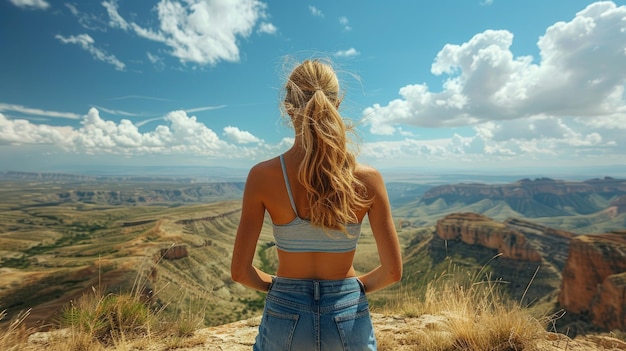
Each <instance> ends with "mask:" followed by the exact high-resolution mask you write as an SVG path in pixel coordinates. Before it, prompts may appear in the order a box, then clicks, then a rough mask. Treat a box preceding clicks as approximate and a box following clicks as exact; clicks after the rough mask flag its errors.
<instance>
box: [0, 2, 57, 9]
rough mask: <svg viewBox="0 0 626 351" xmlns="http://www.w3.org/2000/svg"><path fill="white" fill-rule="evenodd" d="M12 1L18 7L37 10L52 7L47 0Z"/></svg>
mask: <svg viewBox="0 0 626 351" xmlns="http://www.w3.org/2000/svg"><path fill="white" fill-rule="evenodd" d="M9 1H11V3H12V4H13V5H15V6H17V7H21V8H28V9H35V10H45V9H47V8H48V7H50V4H48V2H47V1H45V0H9Z"/></svg>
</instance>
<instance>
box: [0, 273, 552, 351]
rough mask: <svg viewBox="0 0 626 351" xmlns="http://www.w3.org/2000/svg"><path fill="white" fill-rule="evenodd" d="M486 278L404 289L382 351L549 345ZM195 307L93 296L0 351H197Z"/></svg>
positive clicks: (16, 325)
mask: <svg viewBox="0 0 626 351" xmlns="http://www.w3.org/2000/svg"><path fill="white" fill-rule="evenodd" d="M481 274H483V275H484V273H483V272H479V273H477V274H476V275H468V274H467V273H466V272H462V271H458V270H456V271H455V270H452V271H451V272H450V273H447V274H443V275H441V276H440V277H438V278H437V279H435V280H433V281H432V282H431V283H430V284H428V286H427V287H426V288H425V290H423V292H422V293H420V296H417V292H416V291H415V290H413V291H408V290H405V291H404V292H401V293H398V295H397V296H396V297H394V298H391V299H390V301H392V302H391V303H389V304H388V305H387V306H386V307H385V310H384V312H385V314H386V315H388V316H390V317H389V318H392V319H394V318H396V317H398V319H399V320H402V322H401V323H397V325H396V327H397V328H398V329H394V330H393V331H392V332H389V331H387V332H384V333H380V335H379V337H378V342H379V350H381V351H389V350H393V351H400V350H424V351H456V350H465V351H487V350H489V351H514V350H515V351H516V350H525V351H529V350H531V351H532V350H538V346H537V340H542V339H543V340H546V338H547V335H548V333H547V331H546V328H547V326H548V324H549V322H550V320H549V318H547V317H545V316H533V315H532V310H530V309H527V308H524V306H521V305H520V304H519V303H517V302H515V301H511V300H509V299H508V298H507V297H506V295H505V294H504V293H503V292H502V289H501V288H502V286H503V284H504V283H503V282H500V281H492V280H489V279H486V280H485V279H478V278H477V277H478V276H480V275H481ZM197 307H198V306H196V307H195V308H194V306H191V305H190V306H188V308H187V309H184V310H181V311H179V312H178V314H177V316H176V317H175V318H172V316H171V315H169V314H168V315H167V316H165V315H164V314H162V313H161V312H162V309H161V310H153V309H150V308H148V305H147V304H146V303H145V301H144V300H143V299H142V297H141V296H140V295H139V294H132V293H130V294H106V295H104V294H102V293H100V292H99V291H98V290H97V289H94V290H93V291H92V293H90V294H86V295H84V296H83V297H82V298H80V299H78V300H77V301H75V302H74V303H72V304H70V305H68V306H67V307H66V308H65V309H64V310H63V313H62V317H61V319H60V321H61V323H60V325H59V326H60V327H61V328H60V329H55V330H54V332H53V333H48V334H46V335H47V336H46V337H45V339H44V340H43V341H39V342H38V343H35V344H33V343H32V342H30V343H28V342H27V341H28V337H29V335H31V334H32V333H33V332H35V330H26V329H25V328H24V327H23V323H22V322H23V320H24V318H25V317H26V316H27V313H23V314H21V315H20V316H19V317H18V318H16V319H15V320H14V321H12V322H11V323H10V325H9V327H8V328H7V329H5V330H4V331H0V350H8V351H13V350H25V351H29V350H39V349H46V350H52V351H61V350H63V351H74V350H76V351H78V350H84V351H102V350H116V351H122V350H148V349H151V346H152V345H156V344H158V345H162V346H163V347H165V349H170V350H173V349H178V348H192V347H195V346H200V345H202V344H203V342H204V340H203V339H202V337H200V336H199V335H197V334H195V333H194V332H195V331H196V330H197V329H199V328H202V320H203V318H202V317H203V316H202V315H201V314H198V313H197V311H198V310H203V309H202V308H197ZM2 317H3V315H1V314H0V319H1V318H2ZM398 319H397V320H398ZM398 326H399V327H398Z"/></svg>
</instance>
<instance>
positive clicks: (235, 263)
mask: <svg viewBox="0 0 626 351" xmlns="http://www.w3.org/2000/svg"><path fill="white" fill-rule="evenodd" d="M284 89H285V98H284V101H283V108H284V111H285V112H286V113H287V114H288V115H289V116H290V119H291V123H292V124H293V127H294V129H295V141H294V145H293V146H292V147H291V148H290V149H289V150H288V151H287V152H285V153H284V154H282V155H280V156H279V157H275V158H273V159H271V160H268V161H265V162H261V163H259V164H257V165H256V166H254V167H253V168H252V169H251V170H250V173H249V174H248V179H247V181H246V186H245V190H244V195H243V205H242V213H241V221H240V223H239V228H238V230H237V237H236V239H235V246H234V250H233V257H232V265H231V273H232V278H233V280H234V281H236V282H239V283H241V284H244V285H246V286H248V287H250V288H253V289H256V290H258V291H262V292H267V293H268V294H267V297H266V303H265V309H264V312H263V318H262V321H261V325H260V326H259V335H258V336H257V338H256V344H255V345H254V350H271V351H277V350H298V351H306V350H332V351H335V350H364V349H369V350H376V339H375V337H374V332H373V328H372V322H371V319H370V315H369V309H368V304H367V299H366V297H365V294H366V293H371V292H373V291H376V290H379V289H382V288H384V287H386V286H388V285H390V284H392V283H394V282H397V281H398V280H400V278H401V276H402V259H401V256H400V245H399V243H398V238H397V235H396V231H395V227H394V223H393V219H392V217H391V210H390V206H389V200H388V196H387V191H386V189H385V186H384V182H383V179H382V177H381V175H380V173H378V171H376V170H375V169H373V168H370V167H366V166H364V165H360V164H358V163H357V162H356V160H355V156H354V155H353V154H352V153H351V152H350V151H349V150H348V147H347V146H348V145H347V144H348V138H347V132H348V131H349V128H348V127H347V126H346V124H345V123H344V121H343V119H342V118H341V115H340V114H339V112H338V110H337V109H338V107H339V104H340V102H341V100H340V97H339V82H338V79H337V76H336V74H335V72H334V70H333V69H332V67H331V66H330V65H328V64H326V63H323V62H321V61H319V60H307V61H304V62H302V63H301V64H300V65H298V66H297V67H296V68H295V69H294V70H293V71H292V73H291V75H290V76H289V79H288V80H287V83H286V84H285V87H284ZM265 212H268V213H269V215H270V217H271V220H272V223H273V229H274V238H275V241H276V246H277V252H278V260H279V264H278V270H277V272H276V276H275V277H274V276H271V275H270V274H268V273H266V272H263V271H261V270H260V269H258V268H257V267H255V266H254V265H253V264H252V261H253V258H254V254H255V251H256V245H257V241H258V238H259V234H260V231H261V228H262V226H263V220H264V215H265ZM365 215H367V216H368V217H369V222H370V226H371V229H372V232H373V234H374V238H375V240H376V245H377V248H378V253H379V260H380V265H379V266H378V267H377V268H375V269H373V270H372V271H370V272H368V273H366V274H363V275H360V276H358V277H357V275H356V272H355V270H354V267H353V258H354V254H355V249H356V244H357V240H358V238H359V236H360V230H361V222H362V221H363V217H365Z"/></svg>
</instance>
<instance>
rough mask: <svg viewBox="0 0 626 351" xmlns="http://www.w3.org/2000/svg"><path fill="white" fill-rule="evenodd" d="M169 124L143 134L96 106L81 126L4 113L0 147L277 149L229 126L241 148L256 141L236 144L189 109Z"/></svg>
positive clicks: (241, 152)
mask: <svg viewBox="0 0 626 351" xmlns="http://www.w3.org/2000/svg"><path fill="white" fill-rule="evenodd" d="M156 120H161V121H164V122H165V124H159V125H157V126H156V127H155V128H154V129H153V130H150V131H145V132H142V131H140V130H139V127H140V126H141V125H142V123H141V122H139V123H134V122H132V121H130V120H127V119H122V120H120V121H119V122H115V121H111V120H106V119H103V118H102V117H101V116H100V112H99V110H98V109H96V108H93V107H92V108H90V109H89V111H88V112H87V114H86V115H84V116H82V118H81V121H80V126H79V127H76V128H73V127H69V126H66V127H59V126H51V125H45V124H39V125H38V124H34V123H32V122H30V121H28V120H25V119H9V118H7V117H6V116H5V115H4V114H2V113H0V145H25V144H32V145H55V146H57V147H59V148H60V149H61V150H65V151H69V152H74V153H77V154H88V155H97V154H113V155H128V156H131V155H132V156H139V155H179V154H185V155H198V156H210V157H220V158H251V157H258V155H259V154H262V153H263V152H266V151H267V150H274V149H273V147H272V146H268V145H265V144H264V143H263V141H262V140H260V139H259V138H257V137H255V136H254V135H252V134H251V133H250V132H247V131H242V130H239V129H238V128H236V127H232V126H229V127H226V128H224V135H225V136H226V137H228V138H229V139H231V140H233V141H234V142H235V143H236V144H247V143H256V145H255V147H254V148H249V147H245V146H240V145H236V144H231V143H229V142H227V141H225V140H222V139H221V138H220V137H219V136H218V135H217V133H215V132H214V131H213V130H211V129H210V128H208V127H207V126H206V125H205V124H203V123H201V122H199V121H198V120H197V119H196V117H195V116H189V115H187V113H186V112H185V111H172V112H169V113H167V114H166V115H165V116H163V117H162V118H155V119H152V121H156Z"/></svg>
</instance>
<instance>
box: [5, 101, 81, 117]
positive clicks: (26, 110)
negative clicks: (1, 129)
mask: <svg viewBox="0 0 626 351" xmlns="http://www.w3.org/2000/svg"><path fill="white" fill-rule="evenodd" d="M6 111H13V112H18V113H21V114H27V115H36V116H44V117H55V118H68V119H80V115H78V114H76V113H72V112H58V111H46V110H41V109H37V108H30V107H26V106H22V105H15V104H5V103H1V102H0V112H6Z"/></svg>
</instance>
